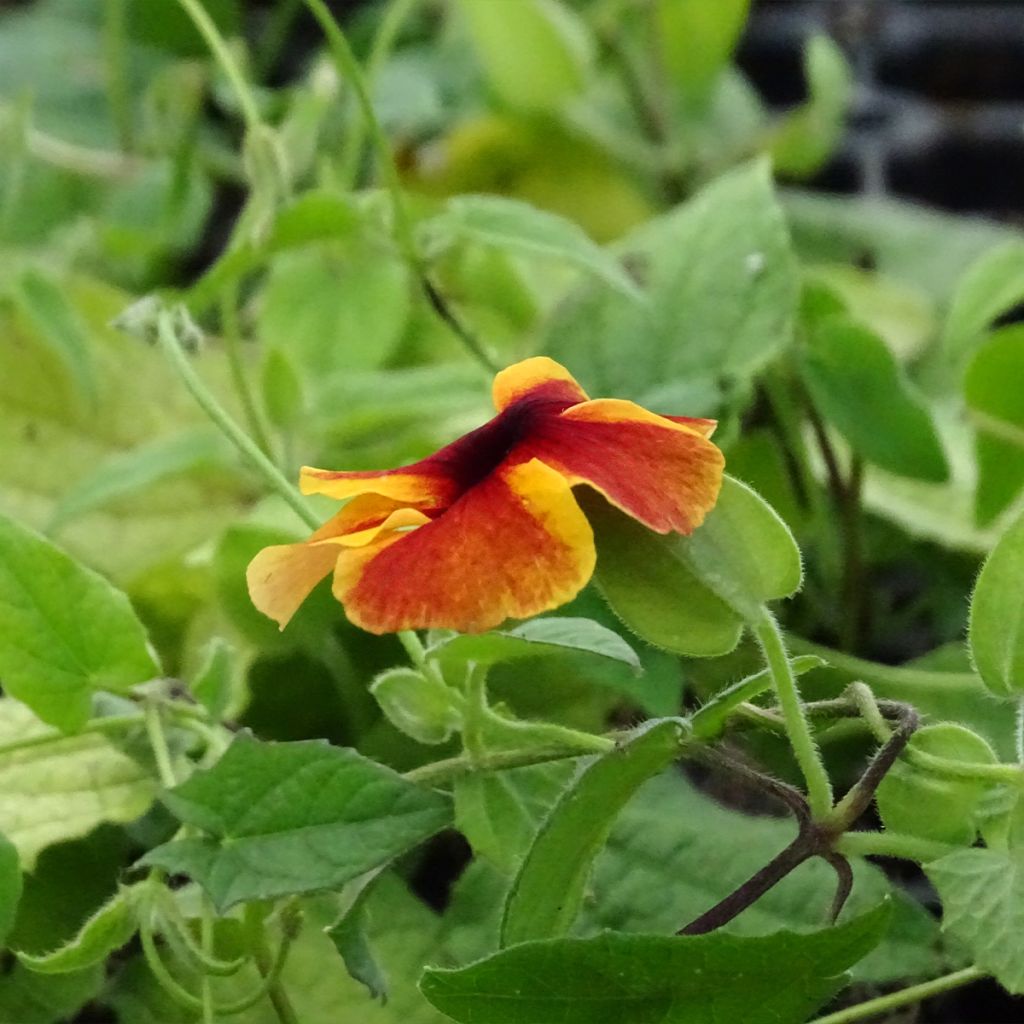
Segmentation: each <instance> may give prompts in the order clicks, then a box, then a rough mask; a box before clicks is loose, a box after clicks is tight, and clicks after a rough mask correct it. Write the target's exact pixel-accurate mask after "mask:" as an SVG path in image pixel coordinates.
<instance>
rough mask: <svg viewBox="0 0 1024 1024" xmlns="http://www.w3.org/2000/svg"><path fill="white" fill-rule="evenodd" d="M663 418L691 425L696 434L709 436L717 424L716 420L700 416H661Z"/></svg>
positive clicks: (685, 425) (686, 425) (687, 425)
mask: <svg viewBox="0 0 1024 1024" xmlns="http://www.w3.org/2000/svg"><path fill="white" fill-rule="evenodd" d="M661 418H662V419H664V420H671V421H672V422H673V423H680V424H682V425H683V426H684V427H692V428H693V429H694V430H696V431H697V433H698V434H703V435H704V437H710V436H711V435H712V434H713V433H714V432H715V428H716V427H717V426H718V420H706V419H704V418H703V417H701V416H662V417H661Z"/></svg>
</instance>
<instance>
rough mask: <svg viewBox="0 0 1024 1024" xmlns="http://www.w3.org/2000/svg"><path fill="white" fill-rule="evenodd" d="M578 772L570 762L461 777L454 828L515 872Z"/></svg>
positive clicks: (508, 871)
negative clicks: (561, 795)
mask: <svg viewBox="0 0 1024 1024" xmlns="http://www.w3.org/2000/svg"><path fill="white" fill-rule="evenodd" d="M574 770H575V763H574V762H573V761H568V762H563V763H554V764H544V765H533V766H531V767H528V768H513V769H510V770H508V771H503V772H473V773H472V774H470V775H463V776H461V777H460V778H458V779H456V781H455V785H454V787H453V794H452V795H453V796H454V797H455V827H456V828H457V829H458V830H459V831H460V832H461V833H462V834H463V835H464V836H465V837H466V839H467V840H468V841H469V845H470V846H472V847H473V851H474V852H475V853H477V854H479V855H480V856H483V857H486V858H487V859H488V860H489V861H490V862H491V863H492V864H494V865H495V866H496V867H498V868H500V869H501V870H502V871H503V872H505V873H506V874H511V873H512V872H513V871H514V870H515V869H516V868H517V867H518V866H519V864H520V863H521V861H522V859H523V855H524V854H525V853H526V850H527V847H528V846H529V845H530V842H531V841H532V839H533V837H534V835H535V834H536V832H537V828H538V826H539V825H540V823H541V822H542V821H543V820H544V818H545V817H546V816H547V814H548V812H549V811H550V810H551V807H552V806H553V804H554V803H555V801H556V799H557V798H558V797H559V795H560V794H561V793H562V791H563V790H564V789H565V787H566V785H567V784H568V782H569V779H570V777H571V775H572V773H573V771H574Z"/></svg>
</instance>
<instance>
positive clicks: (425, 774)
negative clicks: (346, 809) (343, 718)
mask: <svg viewBox="0 0 1024 1024" xmlns="http://www.w3.org/2000/svg"><path fill="white" fill-rule="evenodd" d="M600 738H601V737H594V739H600ZM608 743H609V749H611V747H613V746H614V745H615V742H614V740H608ZM593 753H594V750H593V749H592V748H591V747H590V746H589V745H588V746H585V747H582V748H581V747H578V746H553V747H527V748H525V749H523V750H493V751H490V752H488V753H485V754H482V755H481V756H480V757H479V758H471V757H469V756H468V755H466V754H461V755H459V756H458V757H450V758H447V759H445V760H444V761H435V762H434V763H433V764H426V765H423V766H422V767H421V768H413V769H412V771H408V772H406V773H405V778H407V779H408V780H409V781H410V782H415V783H416V784H417V785H420V786H443V785H444V784H445V783H448V782H452V781H454V780H455V779H459V778H462V776H464V775H472V774H473V773H474V772H500V771H504V770H505V769H507V768H526V767H528V766H529V765H534V764H547V763H548V762H549V761H565V760H568V759H569V758H570V757H586V756H588V755H590V754H593Z"/></svg>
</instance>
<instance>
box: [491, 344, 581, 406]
mask: <svg viewBox="0 0 1024 1024" xmlns="http://www.w3.org/2000/svg"><path fill="white" fill-rule="evenodd" d="M491 394H492V396H493V398H494V408H495V409H497V410H498V412H501V411H502V410H504V409H507V408H508V407H509V406H510V405H513V404H515V403H516V402H520V401H522V400H523V399H539V400H542V401H553V402H564V403H565V404H566V405H576V404H577V403H578V402H585V401H586V400H587V393H586V392H585V391H584V390H583V388H581V387H580V386H579V384H577V383H576V379H575V377H573V375H572V374H571V373H570V372H569V371H568V370H567V369H566V368H565V367H564V366H562V364H561V363H556V362H555V361H554V359H549V358H548V357H547V356H533V357H532V358H530V359H524V360H522V362H519V363H513V364H512V365H511V366H509V367H506V368H505V369H504V370H502V371H501V372H500V373H498V374H497V375H496V376H495V378H494V385H493V387H492V389H491Z"/></svg>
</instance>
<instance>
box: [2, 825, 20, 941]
mask: <svg viewBox="0 0 1024 1024" xmlns="http://www.w3.org/2000/svg"><path fill="white" fill-rule="evenodd" d="M20 899H21V862H20V861H19V859H18V851H17V850H16V849H15V847H14V844H13V843H12V842H11V841H10V840H9V839H8V838H7V837H6V836H5V835H3V834H2V833H0V949H3V947H4V940H5V939H6V938H7V935H8V933H9V932H10V930H11V928H12V927H13V926H14V919H15V917H16V916H17V913H18V900H20Z"/></svg>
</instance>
